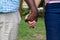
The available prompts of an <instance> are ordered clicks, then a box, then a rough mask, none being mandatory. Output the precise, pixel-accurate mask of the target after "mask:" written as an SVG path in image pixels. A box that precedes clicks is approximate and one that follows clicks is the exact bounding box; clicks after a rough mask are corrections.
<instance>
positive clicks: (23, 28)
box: [17, 0, 46, 40]
mask: <svg viewBox="0 0 60 40" xmlns="http://www.w3.org/2000/svg"><path fill="white" fill-rule="evenodd" d="M36 1H37V0H36ZM43 8H44V0H41V3H39V5H38V7H37V9H38V14H39V17H38V21H37V23H36V26H35V28H33V29H30V28H29V27H28V24H27V23H25V21H24V17H25V15H26V14H28V13H29V11H30V9H29V7H28V5H27V4H26V2H25V1H24V0H21V1H20V9H19V10H20V13H21V17H22V20H21V22H20V24H19V28H18V37H17V40H46V35H45V34H46V32H45V23H44V9H43Z"/></svg>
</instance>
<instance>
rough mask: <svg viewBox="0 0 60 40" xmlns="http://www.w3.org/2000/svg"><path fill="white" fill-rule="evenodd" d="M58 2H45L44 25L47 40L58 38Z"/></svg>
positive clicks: (59, 27) (59, 32) (59, 22)
mask: <svg viewBox="0 0 60 40" xmlns="http://www.w3.org/2000/svg"><path fill="white" fill-rule="evenodd" d="M58 5H60V3H58V4H47V6H46V11H45V26H46V38H47V40H60V6H58Z"/></svg>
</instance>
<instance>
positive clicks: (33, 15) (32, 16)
mask: <svg viewBox="0 0 60 40" xmlns="http://www.w3.org/2000/svg"><path fill="white" fill-rule="evenodd" d="M25 1H26V3H27V4H28V6H29V8H30V9H31V13H30V14H29V16H28V18H27V19H26V21H33V20H35V21H36V20H37V16H38V11H37V7H36V4H35V2H34V0H25Z"/></svg>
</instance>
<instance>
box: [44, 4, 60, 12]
mask: <svg viewBox="0 0 60 40" xmlns="http://www.w3.org/2000/svg"><path fill="white" fill-rule="evenodd" d="M45 12H60V3H47V5H46V6H45Z"/></svg>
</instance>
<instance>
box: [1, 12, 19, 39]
mask: <svg viewBox="0 0 60 40" xmlns="http://www.w3.org/2000/svg"><path fill="white" fill-rule="evenodd" d="M19 15H20V14H19V12H18V11H17V12H14V13H9V14H0V17H1V20H3V19H4V20H3V21H2V22H3V23H2V28H1V32H0V35H1V36H0V37H1V38H0V39H1V40H16V38H17V30H18V22H19V21H20V16H19Z"/></svg>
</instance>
